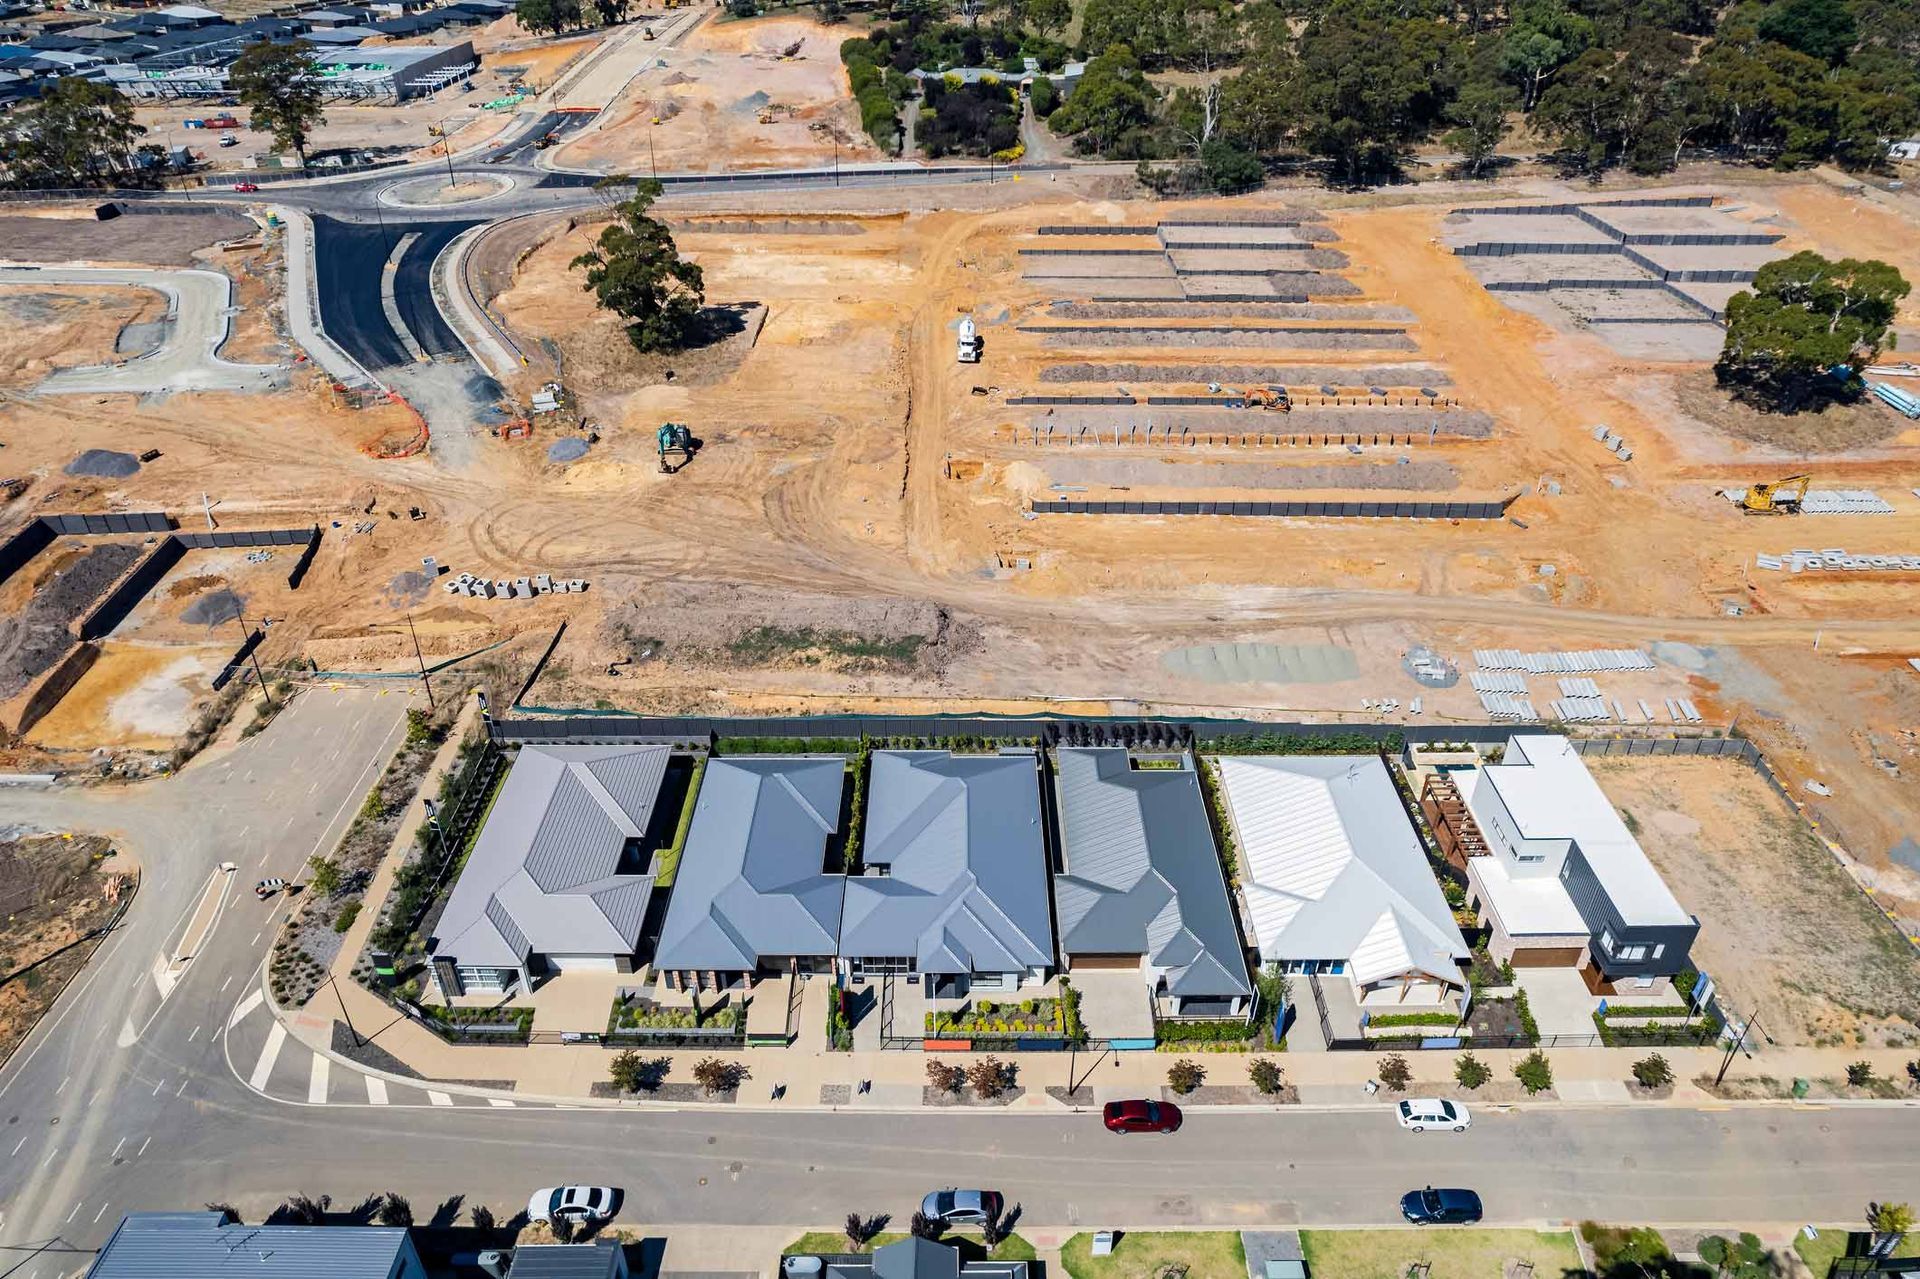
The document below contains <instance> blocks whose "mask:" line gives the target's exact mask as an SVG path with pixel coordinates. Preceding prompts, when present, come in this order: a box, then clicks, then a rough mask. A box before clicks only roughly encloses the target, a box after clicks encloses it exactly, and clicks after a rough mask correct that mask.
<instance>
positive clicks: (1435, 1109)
mask: <svg viewBox="0 0 1920 1279" xmlns="http://www.w3.org/2000/svg"><path fill="white" fill-rule="evenodd" d="M1394 1113H1395V1114H1397V1115H1398V1116H1399V1117H1400V1126H1401V1127H1402V1128H1406V1129H1409V1130H1411V1131H1413V1132H1425V1131H1426V1130H1427V1129H1429V1128H1451V1129H1452V1130H1453V1131H1454V1132H1465V1131H1466V1130H1467V1128H1468V1126H1469V1125H1471V1124H1472V1123H1473V1116H1472V1115H1471V1114H1469V1113H1468V1111H1467V1108H1466V1107H1465V1106H1463V1105H1461V1104H1460V1103H1459V1102H1457V1101H1447V1100H1446V1099H1445V1098H1441V1097H1409V1098H1408V1099H1407V1100H1405V1101H1403V1102H1401V1103H1400V1104H1399V1105H1398V1106H1395V1107H1394Z"/></svg>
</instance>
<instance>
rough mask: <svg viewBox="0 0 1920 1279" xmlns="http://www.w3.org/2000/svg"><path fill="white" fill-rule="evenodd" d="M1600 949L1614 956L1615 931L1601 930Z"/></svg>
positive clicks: (1609, 929)
mask: <svg viewBox="0 0 1920 1279" xmlns="http://www.w3.org/2000/svg"><path fill="white" fill-rule="evenodd" d="M1600 949H1601V950H1604V951H1606V952H1607V953H1608V954H1609V955H1611V954H1613V930H1612V929H1611V928H1602V929H1601V930H1600Z"/></svg>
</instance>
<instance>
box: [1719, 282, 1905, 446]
mask: <svg viewBox="0 0 1920 1279" xmlns="http://www.w3.org/2000/svg"><path fill="white" fill-rule="evenodd" d="M1911 291H1912V285H1910V284H1909V283H1908V282H1907V280H1906V278H1905V277H1904V276H1902V275H1901V274H1900V272H1899V271H1898V270H1897V269H1895V268H1894V267H1892V266H1890V265H1889V264H1887V263H1885V262H1879V261H1874V260H1871V259H1865V260H1863V259H1857V258H1842V259H1841V260H1839V261H1837V262H1836V261H1829V260H1828V259H1826V258H1824V257H1822V256H1820V255H1819V254H1818V253H1813V252H1801V253H1796V254H1794V255H1793V256H1792V257H1789V258H1782V259H1780V260H1779V261H1777V262H1769V263H1767V264H1766V265H1765V266H1763V267H1761V268H1760V269H1759V271H1757V272H1755V274H1754V279H1753V288H1752V290H1751V291H1750V292H1743V293H1736V294H1734V296H1733V297H1732V298H1731V299H1730V300H1729V301H1728V302H1727V336H1726V342H1725V345H1724V346H1723V347H1722V348H1721V352H1720V359H1719V361H1718V362H1717V363H1716V364H1715V365H1714V376H1715V377H1716V379H1717V380H1718V381H1719V383H1720V385H1721V386H1722V387H1724V388H1726V389H1727V390H1728V391H1730V392H1732V394H1733V396H1734V398H1736V399H1738V400H1740V401H1742V402H1744V403H1747V404H1750V405H1752V406H1754V407H1756V408H1760V409H1765V410H1769V411H1773V412H1780V413H1793V412H1797V411H1799V410H1800V409H1802V408H1806V407H1808V406H1809V405H1816V406H1817V405H1820V404H1824V402H1825V401H1827V400H1829V399H1833V398H1849V397H1852V396H1854V395H1857V394H1858V393H1859V391H1860V388H1861V381H1860V374H1859V372H1858V370H1859V369H1861V368H1863V367H1864V366H1866V365H1868V364H1871V363H1873V361H1874V360H1876V359H1878V358H1879V355H1880V349H1881V343H1882V342H1883V341H1884V340H1885V339H1886V336H1887V330H1888V326H1890V325H1891V324H1892V322H1893V316H1894V311H1895V308H1897V307H1898V305H1899V304H1900V301H1901V300H1902V299H1903V298H1905V297H1906V296H1907V294H1908V293H1909V292H1911Z"/></svg>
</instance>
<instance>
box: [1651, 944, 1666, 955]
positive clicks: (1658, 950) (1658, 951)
mask: <svg viewBox="0 0 1920 1279" xmlns="http://www.w3.org/2000/svg"><path fill="white" fill-rule="evenodd" d="M1666 953H1667V945H1666V943H1665V942H1662V943H1660V944H1659V945H1658V946H1655V947H1654V948H1653V957H1654V958H1655V959H1658V958H1660V956H1662V955H1664V954H1666Z"/></svg>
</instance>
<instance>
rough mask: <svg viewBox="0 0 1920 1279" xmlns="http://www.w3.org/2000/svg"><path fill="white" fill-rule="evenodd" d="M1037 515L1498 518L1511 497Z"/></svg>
mask: <svg viewBox="0 0 1920 1279" xmlns="http://www.w3.org/2000/svg"><path fill="white" fill-rule="evenodd" d="M1033 512H1034V514H1036V515H1253V516H1295V517H1302V518H1312V517H1323V518H1338V519H1376V520H1392V519H1399V520H1497V519H1500V518H1501V517H1502V516H1504V515H1505V514H1506V513H1507V503H1506V502H1306V501H1294V502H1206V501H1198V502H1122V501H1097V500H1096V501H1082V500H1077V499H1076V500H1064V499H1063V500H1040V501H1036V502H1034V504H1033Z"/></svg>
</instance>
